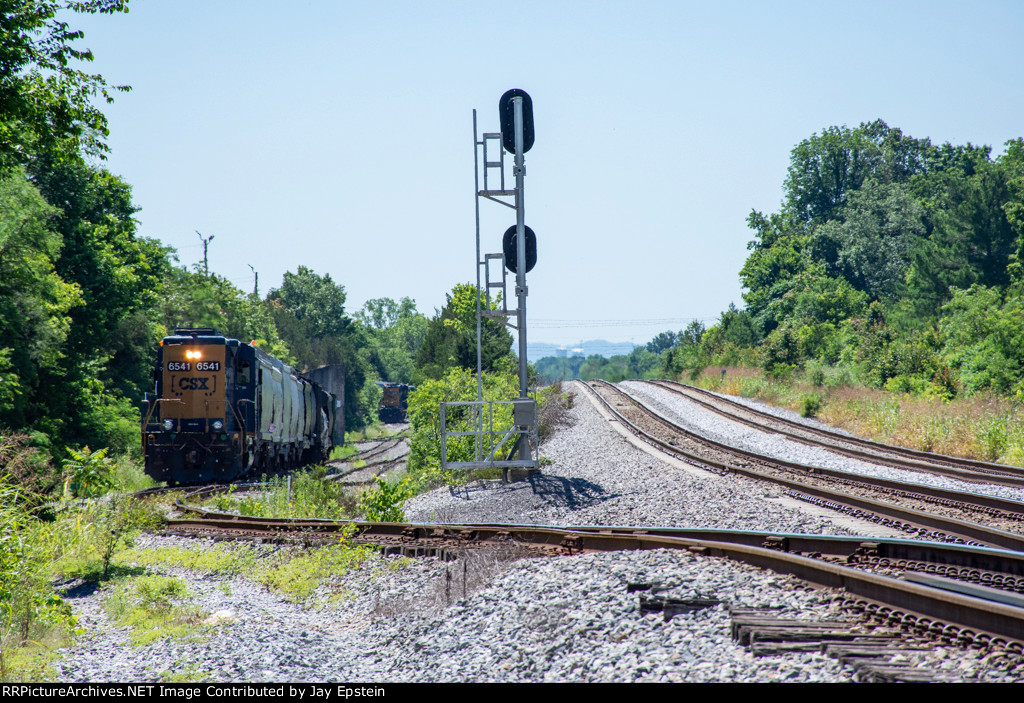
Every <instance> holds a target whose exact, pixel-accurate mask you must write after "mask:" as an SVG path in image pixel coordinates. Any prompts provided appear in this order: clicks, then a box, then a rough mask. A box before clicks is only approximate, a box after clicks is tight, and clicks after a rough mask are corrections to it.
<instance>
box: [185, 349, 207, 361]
mask: <svg viewBox="0 0 1024 703" xmlns="http://www.w3.org/2000/svg"><path fill="white" fill-rule="evenodd" d="M185 358H186V359H202V358H203V353H202V352H199V351H187V352H185Z"/></svg>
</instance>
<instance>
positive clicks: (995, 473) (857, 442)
mask: <svg viewBox="0 0 1024 703" xmlns="http://www.w3.org/2000/svg"><path fill="white" fill-rule="evenodd" d="M638 383H644V384H646V385H650V386H654V387H657V388H662V389H664V390H667V391H669V392H671V393H675V394H677V395H681V396H683V397H685V398H687V399H688V400H690V401H692V402H694V403H696V404H697V405H699V406H701V407H702V408H705V409H706V410H709V411H711V412H713V413H715V414H717V415H719V416H721V417H725V418H727V419H729V420H732V421H733V422H738V423H741V424H743V425H747V426H748V427H753V428H755V429H758V430H762V431H768V432H772V433H775V434H780V435H783V436H784V437H787V438H789V439H791V440H793V441H796V442H800V443H802V444H806V445H809V446H814V447H823V448H825V449H828V450H829V451H831V452H835V453H837V454H842V455H843V456H847V457H850V458H854V459H860V460H863V461H868V462H873V463H877V462H878V461H884V462H885V463H886V464H887V465H890V466H895V467H899V468H904V469H908V470H912V471H921V472H924V473H930V474H935V475H938V476H946V477H948V478H955V479H958V480H961V481H971V482H975V483H990V484H996V485H1000V486H1013V487H1016V488H1021V487H1024V468H1022V467H1019V466H1011V465H1008V464H996V463H992V462H988V461H979V460H977V459H968V458H964V457H953V456H947V455H944V454H935V453H932V452H925V451H920V450H917V449H910V448H908V447H898V446H895V445H889V444H882V443H881V442H875V441H873V440H870V439H863V438H861V437H854V436H852V435H846V434H842V433H839V432H834V431H831V430H826V429H822V428H818V427H812V426H810V425H805V424H803V423H799V422H794V421H793V420H788V419H786V418H782V417H778V416H777V415H772V414H771V413H766V412H762V411H760V410H757V409H755V408H751V407H749V406H747V405H744V404H742V403H738V402H736V401H734V400H730V399H728V398H723V397H722V396H720V395H717V394H715V393H712V392H710V391H707V390H704V389H703V388H696V387H694V386H688V385H685V384H683V383H679V382H677V381H664V380H658V381H638Z"/></svg>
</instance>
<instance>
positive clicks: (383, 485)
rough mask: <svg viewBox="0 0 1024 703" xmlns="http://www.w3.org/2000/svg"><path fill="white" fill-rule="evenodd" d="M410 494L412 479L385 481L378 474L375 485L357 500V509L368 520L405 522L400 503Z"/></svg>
mask: <svg viewBox="0 0 1024 703" xmlns="http://www.w3.org/2000/svg"><path fill="white" fill-rule="evenodd" d="M412 495H413V490H412V479H410V478H404V479H402V480H400V481H386V480H384V479H383V478H382V477H380V476H378V477H377V485H376V487H374V488H371V489H369V490H367V491H366V492H364V493H363V496H362V498H361V499H360V500H359V510H360V511H361V512H362V513H363V514H364V515H365V516H366V519H367V520H369V521H370V522H405V513H404V512H403V511H402V505H403V503H405V501H406V500H407V499H408V498H410V497H411V496H412Z"/></svg>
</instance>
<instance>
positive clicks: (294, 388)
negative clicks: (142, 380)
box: [142, 328, 342, 484]
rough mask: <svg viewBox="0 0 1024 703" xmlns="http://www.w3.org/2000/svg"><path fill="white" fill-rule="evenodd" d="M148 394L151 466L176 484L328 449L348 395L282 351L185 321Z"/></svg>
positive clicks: (163, 349)
mask: <svg viewBox="0 0 1024 703" xmlns="http://www.w3.org/2000/svg"><path fill="white" fill-rule="evenodd" d="M154 375H155V377H156V397H154V398H149V397H147V399H146V404H147V407H146V408H145V416H144V418H143V421H142V448H143V452H144V453H145V457H146V473H147V474H148V475H149V476H151V477H152V478H153V479H154V480H156V481H167V482H168V483H171V484H178V483H199V482H210V481H230V480H233V479H236V478H239V477H241V476H244V475H246V474H249V473H251V474H255V475H259V474H261V473H268V474H271V473H277V472H281V471H288V470H291V469H295V468H298V467H300V466H303V465H305V464H309V463H314V462H317V461H324V460H326V459H327V458H328V456H329V454H330V451H331V447H332V446H333V439H332V438H333V437H334V436H335V423H336V419H337V413H340V412H342V409H341V403H340V402H339V401H338V399H337V398H335V397H334V396H333V395H332V394H330V393H328V392H327V391H326V390H324V389H323V388H321V387H320V386H319V385H318V384H316V383H314V382H312V381H309V380H307V379H305V378H302V377H301V376H299V375H298V374H296V373H295V371H294V370H293V369H292V368H291V367H289V366H287V365H286V364H285V363H284V362H282V361H280V360H279V359H275V358H274V357H272V356H270V355H269V354H267V353H265V352H263V351H262V350H261V349H259V348H258V347H256V346H253V345H252V344H245V343H244V342H239V341H238V340H237V339H230V338H227V337H225V336H224V335H222V334H220V333H219V332H217V331H216V330H214V329H208V328H203V329H178V330H176V331H175V333H174V335H173V336H170V337H164V339H163V340H162V341H161V342H160V348H159V352H158V355H157V368H156V372H155V374H154Z"/></svg>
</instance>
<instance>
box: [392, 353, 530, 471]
mask: <svg viewBox="0 0 1024 703" xmlns="http://www.w3.org/2000/svg"><path fill="white" fill-rule="evenodd" d="M476 393H477V381H476V376H475V374H473V373H472V372H470V371H468V370H467V369H463V368H458V367H457V368H452V369H449V370H448V372H447V373H446V374H445V375H444V376H443V377H442V378H441V379H439V380H436V381H435V380H430V381H425V382H424V383H421V384H420V385H419V386H417V388H416V390H415V391H413V392H412V393H410V394H409V422H410V423H411V424H412V437H411V439H410V442H409V448H410V453H409V474H410V476H411V477H412V479H413V483H414V485H415V487H416V490H417V491H419V490H425V489H427V488H432V487H434V486H439V485H444V484H449V485H451V484H457V483H460V482H462V481H465V480H466V478H467V476H466V475H465V474H462V473H459V474H456V473H455V472H453V471H449V470H444V469H442V468H441V414H440V409H441V403H442V402H447V401H469V400H476ZM483 394H484V399H485V400H511V399H513V398H517V397H518V396H519V381H518V378H517V377H516V375H515V374H514V373H512V372H511V371H506V372H493V373H488V372H484V375H483ZM493 407H494V417H493V418H486V420H485V424H486V425H487V428H488V429H490V428H491V427H493V429H494V431H495V432H505V431H507V430H508V429H510V428H511V427H512V406H511V405H495V406H493ZM446 422H447V425H448V428H449V429H450V430H455V431H466V432H468V431H471V430H473V429H474V428H475V422H476V420H475V417H474V416H473V414H472V406H464V407H457V408H453V409H452V410H451V412H449V414H448V415H447V417H446ZM491 442H492V440H490V439H488V440H485V442H484V446H483V447H482V451H483V452H484V453H485V454H486V453H489V452H490V451H491V450H492V449H494V448H495V447H494V445H493V444H492V443H491ZM511 444H512V443H511V440H507V441H506V442H505V446H499V447H498V449H497V452H496V454H501V453H502V452H507V451H508V450H510V449H511ZM446 449H447V453H448V456H447V460H448V461H471V460H473V458H474V456H475V455H474V444H473V437H472V436H468V435H467V436H461V437H450V438H449V440H448V442H447V446H446Z"/></svg>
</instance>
